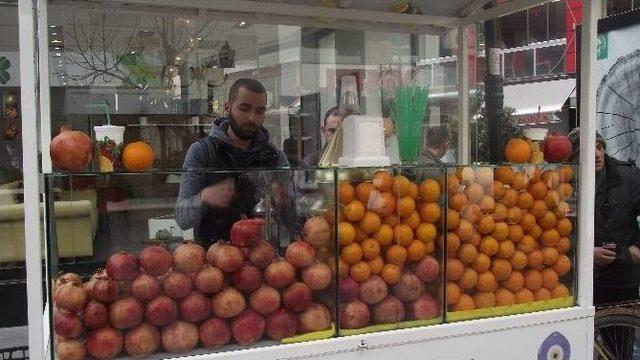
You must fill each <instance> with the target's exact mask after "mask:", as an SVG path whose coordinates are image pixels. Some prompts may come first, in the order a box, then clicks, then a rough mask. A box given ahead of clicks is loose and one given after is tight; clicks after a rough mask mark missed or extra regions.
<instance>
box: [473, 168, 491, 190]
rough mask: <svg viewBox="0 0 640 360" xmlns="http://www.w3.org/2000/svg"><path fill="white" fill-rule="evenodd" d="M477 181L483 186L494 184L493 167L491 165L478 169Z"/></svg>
mask: <svg viewBox="0 0 640 360" xmlns="http://www.w3.org/2000/svg"><path fill="white" fill-rule="evenodd" d="M476 182H478V183H479V184H480V185H482V186H489V185H492V184H493V169H492V168H489V167H484V168H477V169H476Z"/></svg>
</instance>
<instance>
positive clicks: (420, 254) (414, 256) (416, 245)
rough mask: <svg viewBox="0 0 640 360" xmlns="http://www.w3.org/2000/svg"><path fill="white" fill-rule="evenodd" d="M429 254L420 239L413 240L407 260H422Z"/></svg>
mask: <svg viewBox="0 0 640 360" xmlns="http://www.w3.org/2000/svg"><path fill="white" fill-rule="evenodd" d="M426 254H427V246H426V245H425V243H423V242H422V241H420V240H418V239H413V240H412V241H411V244H409V246H408V247H407V259H408V260H409V261H412V262H417V261H420V260H422V258H424V256H425V255H426Z"/></svg>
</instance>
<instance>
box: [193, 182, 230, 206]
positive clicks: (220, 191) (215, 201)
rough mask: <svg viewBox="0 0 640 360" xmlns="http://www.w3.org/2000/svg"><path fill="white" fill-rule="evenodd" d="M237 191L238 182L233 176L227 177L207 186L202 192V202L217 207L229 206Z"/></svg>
mask: <svg viewBox="0 0 640 360" xmlns="http://www.w3.org/2000/svg"><path fill="white" fill-rule="evenodd" d="M235 193H236V183H235V180H234V179H233V178H227V179H225V180H223V181H221V182H219V183H217V184H215V185H211V186H207V187H206V188H204V189H202V191H201V192H200V199H201V200H202V203H204V204H207V205H209V206H212V207H216V208H226V207H229V204H230V203H231V200H233V196H234V195H235Z"/></svg>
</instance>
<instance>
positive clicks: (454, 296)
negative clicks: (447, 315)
mask: <svg viewBox="0 0 640 360" xmlns="http://www.w3.org/2000/svg"><path fill="white" fill-rule="evenodd" d="M446 291H447V305H453V304H455V303H457V302H458V301H459V300H460V287H459V286H458V284H456V283H454V282H452V281H448V282H447V290H446Z"/></svg>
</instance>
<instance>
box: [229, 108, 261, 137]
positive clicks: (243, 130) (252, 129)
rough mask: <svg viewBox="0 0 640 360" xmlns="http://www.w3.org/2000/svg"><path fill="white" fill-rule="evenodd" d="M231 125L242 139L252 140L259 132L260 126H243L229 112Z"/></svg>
mask: <svg viewBox="0 0 640 360" xmlns="http://www.w3.org/2000/svg"><path fill="white" fill-rule="evenodd" d="M229 127H230V128H231V130H232V131H233V133H234V134H235V135H236V136H237V137H238V138H239V139H240V140H244V141H247V140H251V139H253V137H254V136H255V135H256V133H257V132H258V127H257V126H253V125H244V126H241V125H240V124H238V122H237V121H236V119H234V118H233V115H231V114H229Z"/></svg>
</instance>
